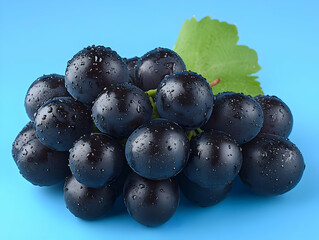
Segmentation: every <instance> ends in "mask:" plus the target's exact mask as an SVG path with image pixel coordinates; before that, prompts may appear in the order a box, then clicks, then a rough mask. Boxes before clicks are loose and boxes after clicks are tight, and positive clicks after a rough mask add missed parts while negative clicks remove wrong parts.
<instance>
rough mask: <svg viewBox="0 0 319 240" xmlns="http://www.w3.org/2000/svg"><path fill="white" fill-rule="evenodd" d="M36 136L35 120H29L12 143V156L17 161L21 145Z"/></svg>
mask: <svg viewBox="0 0 319 240" xmlns="http://www.w3.org/2000/svg"><path fill="white" fill-rule="evenodd" d="M36 137H37V136H36V135H35V132H34V129H33V122H28V124H27V125H25V126H24V128H23V129H22V130H21V131H20V133H19V134H18V136H17V137H16V138H15V140H14V142H13V143H12V157H13V159H14V161H15V162H17V154H18V152H19V151H20V149H21V147H22V146H23V145H24V144H26V143H27V142H28V141H30V140H32V139H34V138H36Z"/></svg>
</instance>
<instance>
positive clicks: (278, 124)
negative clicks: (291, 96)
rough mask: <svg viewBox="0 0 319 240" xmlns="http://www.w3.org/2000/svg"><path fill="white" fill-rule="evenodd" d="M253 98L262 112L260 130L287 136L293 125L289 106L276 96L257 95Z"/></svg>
mask: <svg viewBox="0 0 319 240" xmlns="http://www.w3.org/2000/svg"><path fill="white" fill-rule="evenodd" d="M255 99H256V101H257V102H258V103H259V104H260V106H261V108H262V109H263V112H264V123H263V126H262V128H261V130H260V132H261V133H270V134H274V135H279V136H282V137H288V136H289V134H290V132H291V130H292V125H293V117H292V113H291V111H290V109H289V107H288V106H287V105H286V104H285V103H284V102H283V101H282V100H281V99H279V98H278V97H276V96H268V95H267V96H263V95H258V96H256V97H255Z"/></svg>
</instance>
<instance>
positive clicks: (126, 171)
mask: <svg viewBox="0 0 319 240" xmlns="http://www.w3.org/2000/svg"><path fill="white" fill-rule="evenodd" d="M132 172H133V171H132V169H131V168H130V167H129V165H127V163H125V164H124V166H123V168H122V172H121V173H120V176H119V177H118V178H116V179H115V180H114V181H113V182H112V184H111V187H113V188H114V192H115V193H116V196H117V197H119V196H120V195H121V194H122V193H123V188H124V184H125V181H126V179H127V177H128V176H129V175H130V174H131V173H132Z"/></svg>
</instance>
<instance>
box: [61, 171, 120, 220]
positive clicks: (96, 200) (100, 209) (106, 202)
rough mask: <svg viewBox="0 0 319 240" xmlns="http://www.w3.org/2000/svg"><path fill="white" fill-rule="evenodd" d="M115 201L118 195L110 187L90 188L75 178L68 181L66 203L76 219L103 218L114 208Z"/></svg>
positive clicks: (65, 188)
mask: <svg viewBox="0 0 319 240" xmlns="http://www.w3.org/2000/svg"><path fill="white" fill-rule="evenodd" d="M115 199H116V194H115V192H114V189H113V188H112V187H111V186H110V185H107V186H105V187H102V188H89V187H86V186H84V185H83V184H81V183H79V182H78V181H77V180H76V179H75V177H74V176H70V177H68V178H67V179H66V182H65V185H64V201H65V204H66V207H67V208H68V209H69V211H70V212H71V213H72V214H73V215H75V216H76V217H79V218H83V219H89V220H91V219H96V218H100V217H103V216H104V215H105V214H106V213H107V212H108V211H109V210H110V209H111V208H112V207H113V205H114V202H115Z"/></svg>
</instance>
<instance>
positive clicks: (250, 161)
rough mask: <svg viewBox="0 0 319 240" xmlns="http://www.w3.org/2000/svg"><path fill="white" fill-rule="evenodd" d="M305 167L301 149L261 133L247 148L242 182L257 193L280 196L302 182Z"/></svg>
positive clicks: (244, 147)
mask: <svg viewBox="0 0 319 240" xmlns="http://www.w3.org/2000/svg"><path fill="white" fill-rule="evenodd" d="M304 169H305V163H304V160H303V157H302V155H301V153H300V151H299V149H298V148H297V147H296V146H295V145H294V144H293V143H292V142H290V141H289V140H288V139H286V138H283V137H280V136H276V135H271V134H265V133H261V134H259V135H258V136H257V137H256V138H254V139H253V140H252V141H250V142H249V143H247V144H245V145H243V165H242V168H241V170H240V173H239V175H240V178H241V179H242V181H243V182H244V183H245V184H246V185H247V186H248V187H249V188H250V189H251V190H252V191H253V192H255V193H257V194H261V195H279V194H283V193H285V192H288V191H290V190H291V189H293V188H294V187H295V186H296V185H297V183H298V182H299V181H300V179H301V177H302V174H303V171H304Z"/></svg>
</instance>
